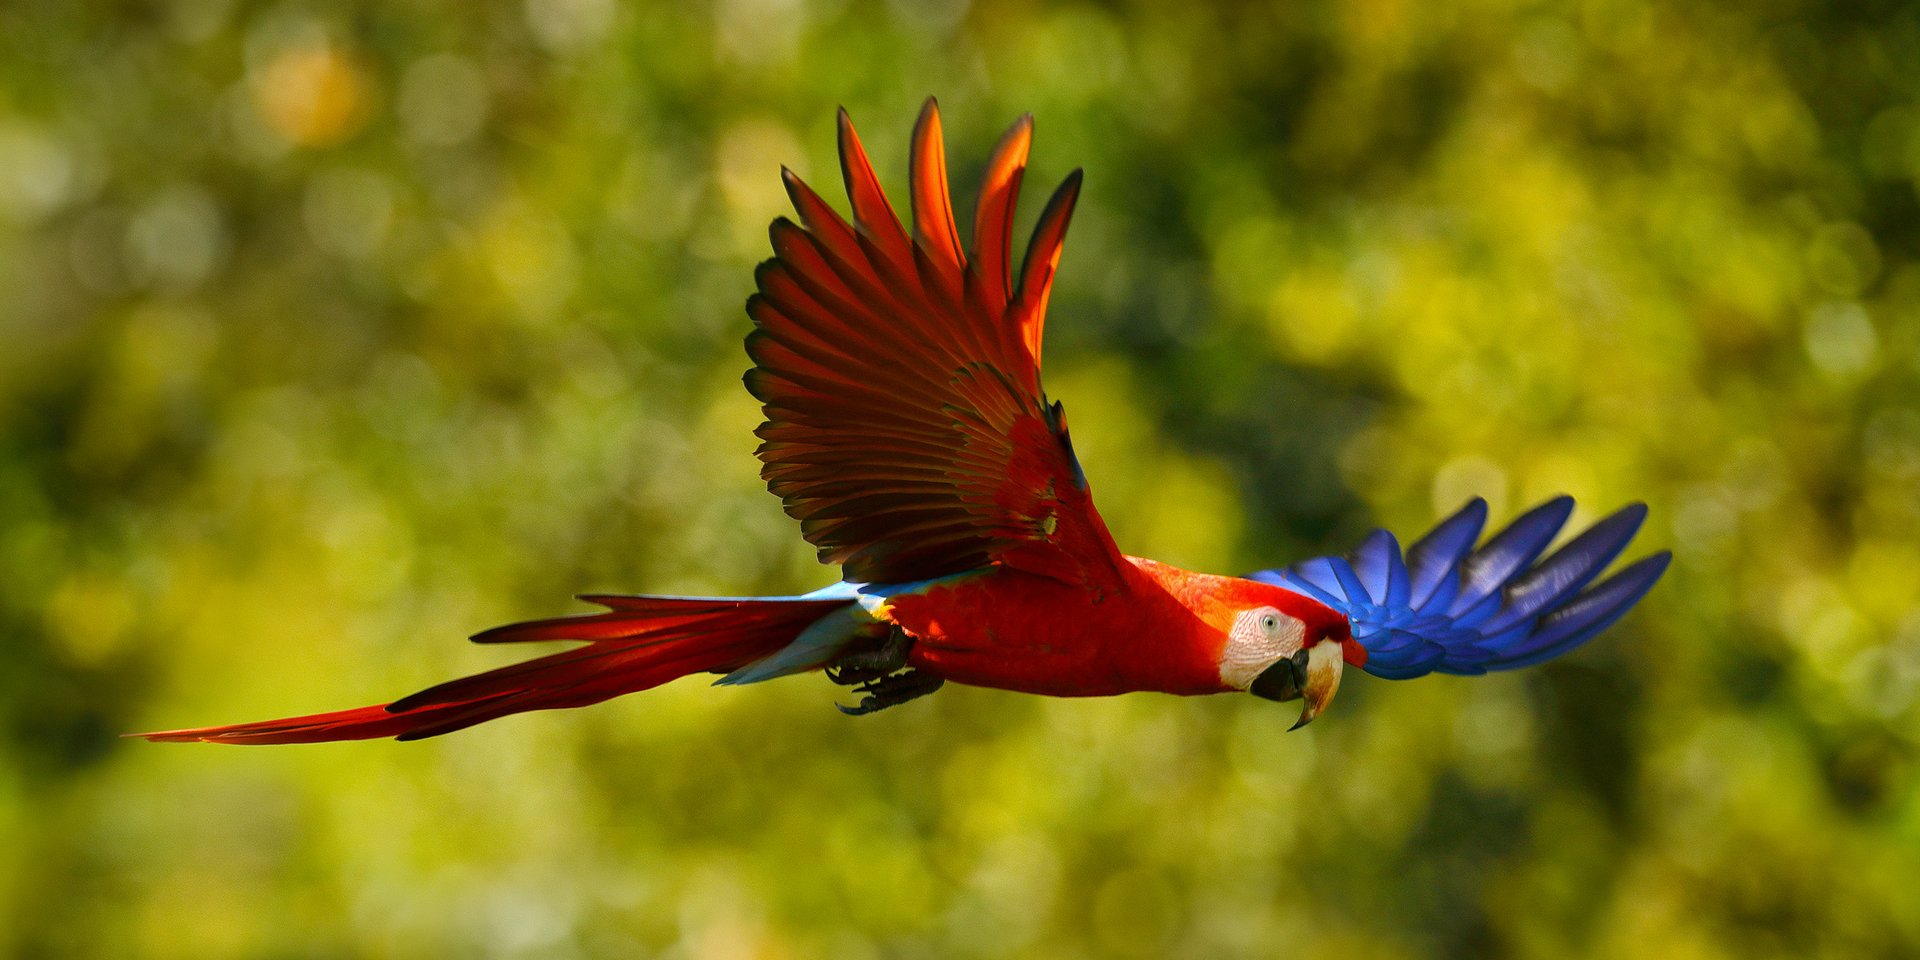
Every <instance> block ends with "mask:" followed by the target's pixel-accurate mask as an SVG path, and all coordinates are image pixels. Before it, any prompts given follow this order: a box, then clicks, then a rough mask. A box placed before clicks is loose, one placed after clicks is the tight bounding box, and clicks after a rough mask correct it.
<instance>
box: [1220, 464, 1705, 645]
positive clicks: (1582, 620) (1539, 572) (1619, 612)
mask: <svg viewBox="0 0 1920 960" xmlns="http://www.w3.org/2000/svg"><path fill="white" fill-rule="evenodd" d="M1572 512H1573V499H1572V498H1571V497H1564V496H1562V497H1555V498H1553V499H1552V500H1549V501H1547V502H1546V503H1543V504H1541V505H1539V506H1537V507H1535V508H1533V509H1532V510H1529V511H1527V512H1526V513H1524V514H1522V515H1521V516H1520V517H1519V518H1517V519H1515V520H1514V521H1513V522H1512V523H1509V524H1508V525H1507V526H1506V528H1505V529H1503V530H1501V531H1500V532H1499V533H1496V534H1494V535H1493V537H1491V538H1490V539H1488V540H1487V542H1486V543H1485V544H1484V545H1482V546H1481V547H1480V548H1479V549H1477V550H1476V549H1474V546H1473V545H1474V543H1475V541H1477V540H1478V539H1479V538H1480V533H1481V531H1482V530H1483V529H1484V528H1485V527H1486V520H1487V504H1486V501H1484V500H1481V499H1479V498H1478V497H1476V498H1474V499H1473V500H1471V501H1469V502H1468V503H1467V505H1466V506H1464V507H1462V508H1461V509H1460V510H1459V511H1458V512H1456V513H1454V515H1453V516H1451V517H1448V518H1447V519H1445V520H1443V521H1441V522H1440V524H1439V525H1438V526H1436V527H1434V528H1433V530H1432V531H1431V532H1429V533H1428V534H1427V535H1426V536H1424V537H1421V538H1420V540H1419V541H1418V542H1416V543H1415V544H1414V545H1413V546H1412V547H1410V548H1408V549H1407V551H1406V553H1405V554H1404V555H1403V554H1402V553H1401V550H1400V544H1399V541H1397V540H1395V539H1394V537H1393V535H1392V534H1390V533H1388V532H1386V531H1385V530H1376V531H1374V532H1373V533H1371V534H1369V535H1368V536H1367V538H1366V539H1365V540H1363V541H1361V543H1360V546H1359V547H1357V548H1355V550H1354V551H1353V553H1352V554H1350V555H1348V556H1347V557H1317V558H1315V559H1312V560H1307V561H1303V562H1301V563H1297V564H1294V565H1293V566H1291V567H1287V568H1282V569H1275V570H1261V571H1258V572H1255V573H1253V574H1250V575H1249V576H1250V577H1251V578H1252V579H1255V580H1261V581H1264V582H1266V583H1272V584H1277V585H1279V586H1282V587H1285V588H1287V589H1289V590H1292V591H1294V592H1296V593H1300V594H1304V595H1306V596H1309V597H1312V598H1313V599H1315V600H1318V601H1320V602H1321V603H1324V604H1327V605H1328V606H1331V607H1333V608H1334V609H1336V610H1339V611H1341V612H1342V613H1345V614H1346V615H1347V619H1348V621H1349V622H1350V624H1351V625H1352V629H1353V637H1354V639H1355V640H1358V641H1359V642H1360V643H1361V644H1362V645H1363V646H1365V647H1366V648H1367V664H1366V671H1367V672H1368V673H1371V674H1373V675H1374V676H1377V677H1383V678H1386V679H1389V680H1404V679H1409V678H1412V677H1417V676H1422V675H1425V674H1428V673H1434V672H1439V673H1453V674H1466V675H1472V674H1481V673H1486V672H1488V671H1493V670H1511V669H1514V668H1516V667H1524V666H1529V665H1532V664H1536V663H1541V662H1543V661H1546V660H1551V659H1553V658H1554V657H1557V656H1560V655H1561V654H1563V653H1566V652H1567V651H1569V650H1572V649H1574V648H1575V647H1578V646H1579V645H1581V644H1582V643H1585V642H1586V641H1588V640H1590V639H1592V638H1593V637H1594V636H1595V635H1596V634H1598V633H1600V631H1602V630H1605V629H1606V628H1607V627H1609V626H1612V625H1613V623H1614V621H1616V620H1618V619H1620V617H1621V616H1623V615H1625V614H1626V612H1627V611H1628V610H1629V609H1631V608H1632V607H1633V605H1634V604H1635V603H1638V602H1639V600H1640V598H1641V597H1643V596H1645V595H1646V593H1647V591H1648V590H1651V589H1652V588H1653V585H1654V583H1656V582H1657V581H1658V580H1659V579H1660V575H1661V574H1662V573H1665V572H1666V569H1667V564H1668V562H1669V561H1670V560H1671V559H1672V556H1671V554H1669V553H1667V552H1666V551H1661V552H1659V553H1655V554H1653V555H1651V556H1647V557H1643V558H1641V559H1640V560H1638V561H1636V562H1634V563H1632V564H1629V565H1628V566H1627V567H1625V568H1624V569H1622V570H1620V571H1619V572H1618V573H1615V574H1614V575H1613V576H1611V577H1609V578H1607V579H1606V580H1604V581H1602V582H1600V583H1599V584H1598V585H1597V586H1592V587H1589V586H1588V584H1591V583H1593V581H1594V579H1595V578H1597V577H1598V576H1599V575H1600V573H1601V572H1602V571H1603V570H1605V569H1606V568H1607V565H1608V564H1610V563H1612V562H1613V561H1614V559H1615V558H1617V557H1619V555H1620V553H1621V551H1623V550H1625V549H1626V547H1627V543H1628V542H1629V541H1631V540H1632V539H1633V536H1634V534H1635V533H1637V532H1638V531H1639V529H1640V525H1641V524H1642V523H1643V522H1645V520H1646V518H1647V508H1646V506H1645V505H1644V504H1638V503H1635V504H1629V505H1628V506H1626V507H1624V508H1622V509H1620V510H1618V511H1616V512H1615V513H1613V514H1612V515H1610V516H1608V517H1607V518H1605V519H1603V520H1601V521H1600V522H1599V523H1596V524H1594V525H1593V526H1591V527H1589V528H1587V529H1586V530H1585V531H1583V532H1581V534H1580V535H1579V536H1576V537H1574V538H1573V539H1572V540H1570V541H1568V542H1567V544H1566V545H1565V546H1563V547H1561V548H1560V549H1559V550H1557V551H1555V552H1554V553H1553V554H1552V555H1550V556H1548V557H1547V558H1546V559H1545V560H1540V559H1539V558H1540V555H1541V554H1542V553H1544V552H1545V551H1546V549H1547V545H1548V544H1550V543H1552V542H1553V539H1554V537H1556V536H1558V535H1559V533H1560V531H1561V528H1563V527H1565V526H1566V522H1567V518H1568V517H1569V516H1570V515H1571V514H1572ZM1535 561H1539V562H1538V563H1536V562H1535Z"/></svg>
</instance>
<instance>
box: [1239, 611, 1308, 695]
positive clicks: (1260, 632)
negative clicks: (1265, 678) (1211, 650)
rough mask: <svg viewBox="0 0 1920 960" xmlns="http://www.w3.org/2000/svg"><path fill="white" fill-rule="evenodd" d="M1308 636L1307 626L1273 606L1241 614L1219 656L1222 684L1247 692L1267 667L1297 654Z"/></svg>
mask: <svg viewBox="0 0 1920 960" xmlns="http://www.w3.org/2000/svg"><path fill="white" fill-rule="evenodd" d="M1306 636H1307V625H1306V624H1305V623H1302V622H1301V621H1299V620H1296V619H1294V618H1292V617H1289V616H1287V615H1286V614H1284V613H1281V612H1280V611H1279V610H1276V609H1274V608H1273V607H1261V608H1259V609H1257V610H1247V611H1245V612H1243V613H1241V614H1240V616H1238V617H1236V618H1234V621H1233V632H1231V633H1229V634H1228V635H1227V648H1226V650H1225V651H1223V652H1222V653H1221V654H1220V681H1221V682H1222V683H1225V684H1226V685H1227V686H1229V687H1233V688H1234V689H1236V690H1245V689H1247V688H1248V687H1250V686H1252V685H1253V681H1254V678H1255V677H1258V676H1260V674H1261V673H1263V672H1265V671H1266V669H1267V668H1268V667H1271V666H1273V665H1274V664H1275V663H1278V662H1279V661H1280V660H1281V658H1283V657H1291V656H1293V655H1294V654H1295V653H1296V652H1298V651H1299V649H1300V645H1301V644H1302V643H1303V642H1305V641H1306Z"/></svg>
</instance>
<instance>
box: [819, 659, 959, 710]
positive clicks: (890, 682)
mask: <svg viewBox="0 0 1920 960" xmlns="http://www.w3.org/2000/svg"><path fill="white" fill-rule="evenodd" d="M946 682H947V680H946V678H945V677H941V676H937V675H935V674H931V673H927V672H925V671H921V670H908V671H906V672H904V673H896V674H892V675H890V676H884V677H877V678H875V679H872V680H868V681H866V682H865V683H862V684H860V685H859V686H857V687H854V688H853V690H854V692H855V693H862V694H865V696H863V697H861V698H860V705H859V706H855V707H849V706H847V705H845V704H841V703H836V704H834V706H836V707H839V708H840V712H841V713H844V714H846V715H847V716H849V717H863V716H866V715H867V714H869V713H878V712H880V711H882V710H885V709H886V708H888V707H897V706H899V705H900V704H903V703H906V702H907V701H908V700H918V699H919V698H921V697H924V696H926V695H927V694H929V693H932V692H934V691H935V690H938V689H940V687H941V686H942V685H943V684H945V683H946Z"/></svg>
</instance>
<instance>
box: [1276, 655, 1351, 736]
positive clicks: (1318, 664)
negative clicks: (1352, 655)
mask: <svg viewBox="0 0 1920 960" xmlns="http://www.w3.org/2000/svg"><path fill="white" fill-rule="evenodd" d="M1346 663H1347V661H1346V658H1345V657H1344V656H1342V655H1341V649H1340V644H1339V643H1337V642H1335V641H1332V640H1322V641H1320V642H1319V643H1316V644H1314V645H1313V648H1312V649H1310V650H1308V651H1307V682H1306V684H1305V685H1304V686H1303V687H1302V688H1301V691H1300V699H1302V700H1304V701H1306V703H1305V704H1304V705H1303V706H1302V707H1301V708H1300V719H1298V720H1295V721H1294V722H1293V726H1291V727H1288V728H1287V729H1288V730H1289V731H1293V730H1298V729H1300V728H1301V727H1304V726H1306V725H1307V724H1309V723H1312V722H1313V718H1314V717H1317V716H1319V715H1320V711H1322V710H1325V709H1326V708H1327V704H1329V703H1332V702H1333V694H1334V692H1335V691H1337V690H1339V689H1340V672H1341V670H1342V669H1343V668H1344V667H1345V666H1346Z"/></svg>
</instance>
